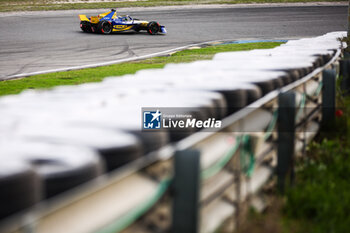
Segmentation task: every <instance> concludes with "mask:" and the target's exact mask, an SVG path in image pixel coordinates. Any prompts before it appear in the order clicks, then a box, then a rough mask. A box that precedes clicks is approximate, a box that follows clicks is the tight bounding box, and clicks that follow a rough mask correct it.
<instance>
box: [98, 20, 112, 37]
mask: <svg viewBox="0 0 350 233" xmlns="http://www.w3.org/2000/svg"><path fill="white" fill-rule="evenodd" d="M112 29H113V27H112V24H111V22H108V21H105V20H104V21H101V22H99V24H98V27H97V30H98V32H100V33H102V34H110V33H111V32H112Z"/></svg>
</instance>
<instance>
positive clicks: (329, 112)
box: [322, 69, 336, 130]
mask: <svg viewBox="0 0 350 233" xmlns="http://www.w3.org/2000/svg"><path fill="white" fill-rule="evenodd" d="M335 79H336V71H335V70H333V69H329V70H324V71H323V72H322V82H323V90H322V128H323V129H326V130H327V129H331V127H332V126H334V124H335V98H336V89H335V85H336V80H335Z"/></svg>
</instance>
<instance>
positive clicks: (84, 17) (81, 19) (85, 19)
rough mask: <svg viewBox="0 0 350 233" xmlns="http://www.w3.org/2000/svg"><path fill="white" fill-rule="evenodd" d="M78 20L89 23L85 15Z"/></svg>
mask: <svg viewBox="0 0 350 233" xmlns="http://www.w3.org/2000/svg"><path fill="white" fill-rule="evenodd" d="M79 19H80V21H89V22H90V20H89V18H88V17H86V15H79Z"/></svg>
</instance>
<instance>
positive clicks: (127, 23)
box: [79, 9, 166, 35]
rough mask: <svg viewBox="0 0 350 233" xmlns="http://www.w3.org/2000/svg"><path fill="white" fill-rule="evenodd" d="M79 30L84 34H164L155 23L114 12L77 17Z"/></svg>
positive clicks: (163, 30)
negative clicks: (132, 32)
mask: <svg viewBox="0 0 350 233" xmlns="http://www.w3.org/2000/svg"><path fill="white" fill-rule="evenodd" d="M79 19H80V28H81V30H83V31H84V32H95V33H102V34H110V33H112V32H127V31H136V32H139V31H141V30H145V31H147V32H148V33H149V34H151V35H155V34H166V29H165V27H164V26H162V25H160V24H159V23H158V22H155V21H150V22H148V21H143V20H138V19H134V18H132V17H130V16H129V15H122V16H119V15H117V12H116V10H114V9H112V10H111V11H110V12H107V13H103V14H99V15H98V16H91V17H90V18H88V17H87V16H86V15H79Z"/></svg>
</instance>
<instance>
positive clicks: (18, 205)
mask: <svg viewBox="0 0 350 233" xmlns="http://www.w3.org/2000/svg"><path fill="white" fill-rule="evenodd" d="M0 190H1V192H0V206H1V208H0V221H1V220H2V219H4V218H6V217H8V216H10V215H12V214H15V213H17V212H19V211H23V210H25V209H28V208H29V207H32V206H34V204H36V203H37V202H39V201H40V200H41V183H40V178H39V177H38V176H37V174H36V173H35V171H34V170H33V168H32V167H31V166H29V165H28V164H26V163H25V162H24V161H21V160H16V159H13V158H8V157H7V158H4V157H3V156H2V157H0Z"/></svg>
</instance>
